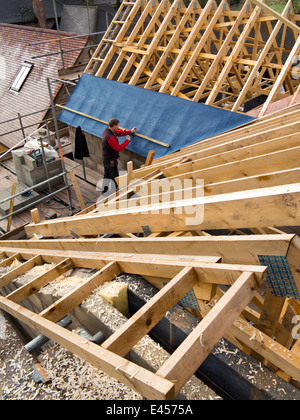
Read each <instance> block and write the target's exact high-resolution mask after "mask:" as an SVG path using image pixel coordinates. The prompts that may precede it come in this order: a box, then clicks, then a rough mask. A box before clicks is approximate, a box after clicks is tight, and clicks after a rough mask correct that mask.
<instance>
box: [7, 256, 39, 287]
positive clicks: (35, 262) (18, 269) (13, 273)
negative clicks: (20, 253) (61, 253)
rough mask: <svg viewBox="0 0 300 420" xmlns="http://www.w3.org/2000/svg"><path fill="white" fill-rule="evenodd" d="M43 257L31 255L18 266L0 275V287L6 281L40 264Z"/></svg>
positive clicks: (8, 281)
mask: <svg viewBox="0 0 300 420" xmlns="http://www.w3.org/2000/svg"><path fill="white" fill-rule="evenodd" d="M42 262H43V259H42V257H41V256H40V255H36V256H35V257H32V258H31V259H30V260H28V261H26V262H24V263H23V264H22V265H20V266H19V267H16V268H15V269H13V270H11V271H9V272H8V273H6V274H4V275H3V276H1V277H0V287H4V286H6V285H7V284H8V283H10V282H11V281H12V280H13V279H15V278H16V277H19V276H21V275H22V274H24V273H26V271H28V270H30V269H31V268H32V267H34V266H35V265H40V264H42Z"/></svg>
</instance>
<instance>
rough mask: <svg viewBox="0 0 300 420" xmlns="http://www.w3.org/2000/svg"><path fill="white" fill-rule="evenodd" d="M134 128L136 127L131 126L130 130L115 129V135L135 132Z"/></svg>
mask: <svg viewBox="0 0 300 420" xmlns="http://www.w3.org/2000/svg"><path fill="white" fill-rule="evenodd" d="M136 130H137V128H136V127H133V128H132V129H131V130H126V129H125V130H116V131H115V136H118V137H119V136H126V135H129V134H133V133H135V132H136Z"/></svg>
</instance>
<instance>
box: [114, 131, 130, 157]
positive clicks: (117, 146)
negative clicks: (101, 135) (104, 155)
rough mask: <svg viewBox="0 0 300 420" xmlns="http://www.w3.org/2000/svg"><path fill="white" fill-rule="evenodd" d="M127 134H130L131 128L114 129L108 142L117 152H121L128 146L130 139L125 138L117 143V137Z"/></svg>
mask: <svg viewBox="0 0 300 420" xmlns="http://www.w3.org/2000/svg"><path fill="white" fill-rule="evenodd" d="M128 134H131V130H116V131H115V133H114V135H112V136H110V137H109V139H108V144H109V145H110V147H112V148H113V149H114V150H116V151H117V152H122V150H124V149H125V148H126V147H127V146H128V144H129V143H130V140H125V141H124V142H123V143H122V144H119V142H118V139H117V137H121V136H127V135H128Z"/></svg>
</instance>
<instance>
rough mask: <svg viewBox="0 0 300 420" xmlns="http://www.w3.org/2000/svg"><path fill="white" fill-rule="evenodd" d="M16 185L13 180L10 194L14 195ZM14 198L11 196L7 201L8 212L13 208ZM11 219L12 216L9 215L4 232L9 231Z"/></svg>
mask: <svg viewBox="0 0 300 420" xmlns="http://www.w3.org/2000/svg"><path fill="white" fill-rule="evenodd" d="M16 186H17V183H16V182H14V183H13V185H12V187H11V196H13V195H15V193H16ZM14 200H15V199H14V198H11V199H10V203H9V214H10V213H12V212H13V209H14ZM11 219H12V216H9V217H8V219H7V227H6V232H9V231H10V227H11Z"/></svg>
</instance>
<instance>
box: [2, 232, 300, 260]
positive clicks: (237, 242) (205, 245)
mask: <svg viewBox="0 0 300 420" xmlns="http://www.w3.org/2000/svg"><path fill="white" fill-rule="evenodd" d="M297 239H298V237H297V236H296V235H294V234H287V233H284V234H281V235H275V234H273V235H266V234H265V235H245V236H239V235H238V236H236V235H232V236H227V235H221V236H189V237H172V238H170V237H159V238H153V237H151V238H149V237H148V238H137V237H135V238H105V239H104V238H96V239H48V240H47V239H43V241H39V240H36V239H33V240H30V241H28V240H27V241H24V240H23V241H22V240H18V241H11V240H7V241H0V249H9V251H10V252H15V251H16V250H18V249H21V250H22V252H29V253H30V250H35V252H36V253H39V252H41V253H42V254H43V255H45V254H44V252H45V253H48V254H49V255H50V254H51V251H52V250H55V251H56V252H65V253H66V252H69V251H73V252H77V255H83V254H84V253H87V252H88V253H89V255H92V253H103V252H104V253H106V254H107V253H111V254H118V255H121V254H125V253H126V252H127V253H129V254H128V256H129V255H130V254H132V253H136V254H139V255H141V254H143V255H147V254H148V255H149V254H150V255H151V256H152V258H155V259H156V258H159V257H162V256H164V258H169V257H170V256H171V255H173V256H175V257H176V256H178V257H180V258H182V257H184V258H185V259H187V258H188V257H192V256H197V258H200V257H204V258H206V257H207V255H210V258H212V257H217V258H220V257H221V258H222V262H223V263H226V264H249V265H250V264H259V259H258V257H257V255H274V256H284V257H286V258H287V259H288V261H291V262H290V265H294V266H295V267H296V264H297V260H298V259H299V258H300V244H299V245H298V247H296V246H295V245H294V244H295V241H296V240H297ZM2 252H3V251H2ZM102 258H103V256H102ZM173 262H174V260H173Z"/></svg>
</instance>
